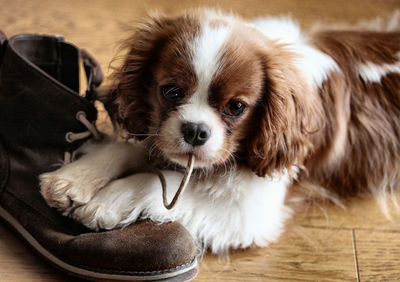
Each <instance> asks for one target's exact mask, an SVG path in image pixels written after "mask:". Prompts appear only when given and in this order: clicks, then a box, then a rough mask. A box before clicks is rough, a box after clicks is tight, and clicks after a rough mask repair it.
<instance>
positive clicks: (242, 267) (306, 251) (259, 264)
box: [196, 228, 356, 281]
mask: <svg viewBox="0 0 400 282" xmlns="http://www.w3.org/2000/svg"><path fill="white" fill-rule="evenodd" d="M355 278H356V274H355V264H354V258H353V249H352V238H351V232H350V231H348V230H345V231H343V230H328V229H320V228H303V229H301V230H299V229H298V230H297V231H295V230H291V232H287V233H286V234H285V235H284V236H283V237H282V238H281V239H280V240H279V242H277V243H274V244H272V245H271V246H269V247H267V248H258V249H249V250H245V251H236V252H234V253H232V254H231V257H230V261H229V262H227V261H224V260H221V259H219V258H218V257H217V256H212V255H206V256H205V259H204V261H203V262H202V263H201V264H200V274H199V276H198V278H197V280H196V281H317V280H321V279H323V280H324V281H352V280H353V281H354V280H355Z"/></svg>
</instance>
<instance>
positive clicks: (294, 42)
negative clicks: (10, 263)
mask: <svg viewBox="0 0 400 282" xmlns="http://www.w3.org/2000/svg"><path fill="white" fill-rule="evenodd" d="M397 23H398V22H397ZM397 23H396V22H392V28H391V29H392V30H390V31H384V30H375V31H374V30H363V29H358V30H355V29H353V30H344V29H338V28H335V29H332V30H329V29H326V30H324V29H316V30H314V31H309V32H303V31H301V30H300V28H299V26H298V25H297V24H296V23H294V22H293V21H292V20H291V19H289V18H263V19H257V20H254V21H244V20H243V19H240V18H239V17H236V16H234V15H231V14H224V13H221V12H216V11H213V10H199V11H194V12H187V13H184V14H182V15H180V16H164V15H156V16H153V17H150V18H149V19H148V20H147V21H145V22H144V23H143V24H142V25H140V26H139V27H138V28H137V30H136V32H135V33H134V35H133V36H132V38H130V39H129V40H127V41H126V47H127V48H128V53H127V55H126V58H125V61H124V63H123V65H122V66H121V67H120V68H119V69H118V70H117V71H116V72H115V73H114V75H113V79H114V82H115V84H114V88H113V90H112V94H113V97H112V99H113V101H114V102H115V103H114V104H113V106H112V107H110V108H113V109H114V110H116V111H115V115H114V118H115V120H117V121H118V122H119V123H120V124H121V125H122V126H123V127H124V128H125V129H126V130H127V132H128V134H131V136H133V137H134V139H140V140H141V139H143V138H144V137H147V138H146V139H145V140H144V141H140V142H137V141H132V140H131V141H129V142H105V143H100V144H86V145H85V146H84V147H83V148H82V150H83V151H84V152H85V153H86V154H85V155H84V156H83V157H81V158H80V159H78V160H77V161H75V162H73V163H71V164H68V165H65V166H63V167H62V168H60V169H59V170H57V171H55V172H51V173H47V174H44V175H42V176H41V185H42V194H43V196H44V197H45V199H46V200H47V202H48V203H49V204H50V205H51V206H53V207H56V208H58V209H59V210H61V211H63V213H64V214H65V215H68V216H71V217H72V218H74V219H76V220H78V221H80V222H82V223H83V224H85V225H86V226H88V227H90V228H93V229H111V228H115V227H121V226H124V225H127V224H130V223H132V222H134V221H136V220H138V219H141V218H150V219H153V220H155V221H160V222H166V221H171V220H172V221H178V222H180V223H182V224H183V225H184V226H185V227H186V228H187V229H188V230H189V231H190V232H191V234H192V235H193V237H194V238H195V239H196V241H197V242H198V243H199V246H201V247H203V248H204V249H206V248H209V249H211V251H213V252H216V253H224V252H226V251H227V250H229V249H230V248H245V247H249V246H253V245H257V246H265V245H267V244H268V243H270V242H272V241H274V240H276V239H277V238H278V237H279V235H280V234H281V232H282V231H283V227H284V222H285V219H287V218H288V217H289V216H290V214H291V212H290V208H289V207H287V206H286V204H285V197H286V194H287V190H288V189H289V188H290V187H291V185H293V184H294V183H298V184H299V185H303V186H309V187H311V186H316V187H324V189H326V190H327V191H330V192H329V193H335V194H338V195H341V196H348V195H354V194H356V193H360V192H363V191H372V192H373V193H378V192H379V191H381V192H382V191H383V192H384V191H392V190H394V189H396V188H397V185H398V184H397V183H400V141H399V139H400V28H399V25H398V24H397ZM170 94H172V96H170ZM188 122H190V123H194V124H197V125H204V126H206V128H207V132H208V133H207V134H208V135H207V134H206V135H207V136H206V137H207V140H206V142H205V143H204V144H201V145H196V146H194V145H191V144H190V143H188V142H187V141H185V138H184V136H183V135H184V133H183V130H182V125H183V124H187V123H188ZM190 153H192V154H194V155H195V158H196V162H195V172H194V175H193V176H192V178H191V180H190V183H189V186H188V188H187V190H186V191H185V193H184V194H183V195H182V196H181V199H180V200H179V201H178V204H177V206H176V207H174V208H173V209H172V210H170V211H169V210H166V209H165V208H164V206H163V205H162V196H161V185H160V181H159V179H158V177H157V175H156V174H154V173H151V172H149V171H150V170H151V168H152V167H153V166H157V167H158V168H160V169H162V171H163V174H164V175H165V177H166V179H167V183H168V194H169V195H170V197H172V195H173V194H174V192H175V191H176V189H177V187H178V185H179V182H180V180H181V178H182V167H184V166H185V164H186V162H187V159H188V154H190ZM127 175H128V176H127Z"/></svg>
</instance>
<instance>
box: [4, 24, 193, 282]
mask: <svg viewBox="0 0 400 282" xmlns="http://www.w3.org/2000/svg"><path fill="white" fill-rule="evenodd" d="M83 54H84V57H85V61H86V66H85V69H86V71H87V74H89V89H91V90H93V87H94V86H98V85H99V84H100V82H101V79H102V75H101V71H100V69H99V67H98V64H96V62H95V61H94V60H93V59H92V58H91V57H90V56H89V55H88V54H87V53H86V52H84V53H83ZM79 62H80V52H79V50H78V49H77V48H76V47H74V46H73V45H71V44H68V43H66V42H64V40H63V39H62V38H61V37H55V36H38V35H18V36H15V37H12V38H11V39H10V40H7V39H6V37H5V36H4V34H1V32H0V216H1V217H2V218H3V219H5V221H7V222H8V223H9V224H10V225H11V226H12V227H13V228H14V229H15V230H16V231H17V232H18V233H19V234H21V235H22V237H23V238H24V239H25V240H26V241H27V242H28V243H29V244H30V245H31V246H32V247H33V248H34V249H35V250H36V251H38V253H39V254H41V255H42V256H43V257H44V258H45V259H47V260H48V261H50V262H51V263H52V264H54V265H55V266H57V267H59V268H61V269H63V270H64V271H66V272H68V273H70V274H73V275H77V276H80V277H83V278H87V279H91V280H100V279H107V280H110V279H111V280H147V281H149V280H171V281H187V280H191V279H193V278H194V277H195V275H196V272H197V262H196V258H195V246H194V243H193V240H192V238H191V236H190V234H189V233H188V232H187V231H186V229H185V228H183V227H182V226H181V225H180V224H178V223H168V224H161V225H160V224H155V223H153V222H150V221H143V222H138V223H135V224H133V225H131V226H129V227H126V228H125V229H122V230H121V229H120V230H112V231H106V232H96V233H95V232H91V231H90V230H88V229H86V228H84V227H83V226H81V225H79V224H77V223H76V222H74V221H72V220H71V219H69V218H66V217H63V216H61V215H60V214H59V213H58V212H57V211H56V210H54V209H51V208H50V207H49V206H47V204H46V203H45V201H44V200H43V198H42V197H41V195H40V193H39V186H38V175H39V174H41V173H44V172H48V171H51V170H54V169H56V168H57V167H56V166H55V165H57V164H60V163H61V162H62V160H63V158H64V156H67V158H68V157H69V156H70V153H72V152H73V151H74V150H75V149H76V148H78V147H79V146H80V145H81V144H82V142H84V141H85V140H86V139H88V138H90V136H93V134H94V135H96V136H97V137H98V133H97V132H96V129H95V127H94V126H93V125H92V124H93V123H94V121H95V120H96V117H97V112H96V109H95V108H94V106H93V104H92V101H90V100H91V99H90V96H91V95H90V94H91V91H88V93H87V95H86V97H87V98H88V99H87V98H83V97H81V96H79V95H78V92H79ZM77 113H80V114H79V115H77ZM78 119H79V120H78ZM68 134H69V135H71V134H74V136H75V138H73V140H71V139H68ZM77 139H78V140H77Z"/></svg>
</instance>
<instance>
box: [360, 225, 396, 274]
mask: <svg viewBox="0 0 400 282" xmlns="http://www.w3.org/2000/svg"><path fill="white" fill-rule="evenodd" d="M355 238H356V240H355V241H356V246H357V253H358V265H359V269H360V280H361V281H399V277H400V232H384V231H372V232H371V231H364V230H356V232H355Z"/></svg>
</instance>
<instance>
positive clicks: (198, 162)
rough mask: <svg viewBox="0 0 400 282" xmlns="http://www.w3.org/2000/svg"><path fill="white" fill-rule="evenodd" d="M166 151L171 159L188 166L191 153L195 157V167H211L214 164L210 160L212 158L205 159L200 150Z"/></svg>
mask: <svg viewBox="0 0 400 282" xmlns="http://www.w3.org/2000/svg"><path fill="white" fill-rule="evenodd" d="M164 153H165V155H166V156H167V157H168V159H169V160H170V161H172V162H174V163H177V164H179V165H181V166H183V167H185V166H186V164H187V162H188V160H189V157H190V155H193V156H194V158H195V162H194V167H195V168H199V167H209V166H211V165H212V162H210V160H207V159H205V158H204V155H202V154H201V153H199V152H196V150H191V151H188V152H164Z"/></svg>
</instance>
